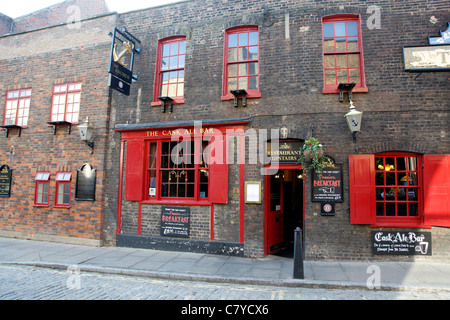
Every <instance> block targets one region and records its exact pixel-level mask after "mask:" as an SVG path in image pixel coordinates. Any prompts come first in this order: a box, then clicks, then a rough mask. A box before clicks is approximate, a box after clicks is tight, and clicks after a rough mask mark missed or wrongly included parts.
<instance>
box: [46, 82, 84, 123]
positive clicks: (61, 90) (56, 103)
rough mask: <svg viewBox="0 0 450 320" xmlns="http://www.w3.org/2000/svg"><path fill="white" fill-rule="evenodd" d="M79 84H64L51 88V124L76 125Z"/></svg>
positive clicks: (79, 94)
mask: <svg viewBox="0 0 450 320" xmlns="http://www.w3.org/2000/svg"><path fill="white" fill-rule="evenodd" d="M80 97H81V83H66V84H62V85H56V86H54V87H53V98H52V111H51V118H50V121H51V122H62V121H65V122H69V123H72V124H76V123H78V115H79V112H80Z"/></svg>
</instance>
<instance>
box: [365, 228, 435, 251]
mask: <svg viewBox="0 0 450 320" xmlns="http://www.w3.org/2000/svg"><path fill="white" fill-rule="evenodd" d="M372 253H373V254H381V255H427V256H430V255H431V232H422V231H372Z"/></svg>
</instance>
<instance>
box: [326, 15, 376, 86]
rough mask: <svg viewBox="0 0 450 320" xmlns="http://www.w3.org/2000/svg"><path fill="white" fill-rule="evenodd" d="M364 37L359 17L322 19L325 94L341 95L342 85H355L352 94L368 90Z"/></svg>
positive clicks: (338, 16) (342, 16)
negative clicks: (339, 86) (340, 86)
mask: <svg viewBox="0 0 450 320" xmlns="http://www.w3.org/2000/svg"><path fill="white" fill-rule="evenodd" d="M361 34H362V33H361V16H360V15H348V14H345V15H333V16H327V17H323V18H322V52H323V77H324V89H323V90H322V92H323V93H338V92H339V89H338V85H339V83H352V82H355V83H356V85H355V87H354V88H353V92H367V91H368V89H367V87H366V80H365V73H364V54H363V44H362V36H361ZM355 41H357V44H355ZM333 78H334V80H333Z"/></svg>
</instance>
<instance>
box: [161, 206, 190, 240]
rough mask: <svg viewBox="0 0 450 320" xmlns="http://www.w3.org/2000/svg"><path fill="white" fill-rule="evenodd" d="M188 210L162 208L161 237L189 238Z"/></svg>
mask: <svg viewBox="0 0 450 320" xmlns="http://www.w3.org/2000/svg"><path fill="white" fill-rule="evenodd" d="M190 215H191V209H190V208H179V207H162V209H161V236H163V237H180V238H189V225H190V218H191V217H190Z"/></svg>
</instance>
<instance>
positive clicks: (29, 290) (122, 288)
mask: <svg viewBox="0 0 450 320" xmlns="http://www.w3.org/2000/svg"><path fill="white" fill-rule="evenodd" d="M0 299H1V300H267V301H270V300H350V299H351V300H404V299H422V300H425V299H442V300H448V299H450V292H448V291H438V290H434V289H430V290H423V291H420V292H419V291H379V290H337V289H334V290H329V289H309V288H290V287H276V286H255V285H237V284H217V283H207V282H192V281H171V280H155V279H149V278H144V277H131V276H121V275H111V274H97V273H86V272H81V273H80V272H79V271H78V270H77V267H76V266H73V267H70V268H69V269H68V270H67V271H64V270H52V269H45V268H36V267H29V266H16V265H0ZM174 312H175V310H174ZM180 312H181V310H180Z"/></svg>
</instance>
